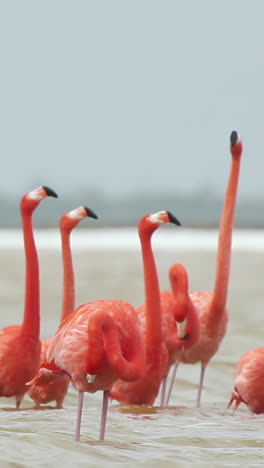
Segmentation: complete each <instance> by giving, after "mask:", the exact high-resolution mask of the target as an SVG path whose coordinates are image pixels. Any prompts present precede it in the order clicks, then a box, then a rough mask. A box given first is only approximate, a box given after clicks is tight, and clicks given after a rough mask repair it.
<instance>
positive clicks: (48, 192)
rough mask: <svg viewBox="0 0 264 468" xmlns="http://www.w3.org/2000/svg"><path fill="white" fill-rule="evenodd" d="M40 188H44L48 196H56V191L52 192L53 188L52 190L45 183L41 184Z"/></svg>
mask: <svg viewBox="0 0 264 468" xmlns="http://www.w3.org/2000/svg"><path fill="white" fill-rule="evenodd" d="M42 188H43V189H44V190H45V192H46V194H47V196H48V197H54V198H58V195H57V194H56V192H54V190H52V189H51V188H49V187H47V186H46V185H43V186H42Z"/></svg>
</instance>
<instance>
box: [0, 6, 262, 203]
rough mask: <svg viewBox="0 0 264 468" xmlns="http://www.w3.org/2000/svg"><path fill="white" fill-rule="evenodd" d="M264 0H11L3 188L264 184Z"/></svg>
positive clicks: (247, 187)
mask: <svg viewBox="0 0 264 468" xmlns="http://www.w3.org/2000/svg"><path fill="white" fill-rule="evenodd" d="M263 22H264V1H263V0H251V1H250V0H247V1H245V0H199V1H198V0H181V1H180V0H179V1H177V0H159V1H157V0H156V1H155V0H130V1H128V0H116V1H115V0H101V1H100V0H92V1H89V0H76V1H65V0H45V1H44V0H41V1H40V0H23V1H21V0H1V2H0V47H1V73H0V82H1V87H0V93H1V95H0V125H1V138H0V152H1V188H0V192H1V191H3V190H8V191H9V192H10V193H13V192H21V193H24V192H25V191H27V189H33V188H35V186H34V185H36V183H37V184H45V185H50V186H51V187H52V188H54V189H55V190H56V191H58V193H61V192H66V191H70V190H73V189H74V190H78V188H79V187H80V186H84V187H87V188H89V189H91V188H93V187H95V188H98V189H102V190H104V192H105V193H108V192H109V193H114V194H117V195H118V194H120V195H122V193H124V192H132V193H133V192H135V191H136V192H138V191H141V190H146V191H148V190H154V191H157V192H162V191H173V190H175V192H178V191H183V192H187V193H188V192H193V191H195V190H197V189H199V188H201V187H203V186H205V187H212V188H213V189H215V190H217V192H219V193H220V194H221V193H222V191H223V189H224V187H225V184H226V179H227V174H228V170H229V165H230V156H229V135H230V133H231V131H232V130H237V131H238V132H239V133H240V134H241V135H242V137H243V141H244V154H243V161H242V168H241V179H240V187H239V193H240V196H244V197H253V196H258V195H260V196H264V183H263V172H264V131H263V127H264V115H263V114H264V98H263V95H264V52H263V46H264V27H263Z"/></svg>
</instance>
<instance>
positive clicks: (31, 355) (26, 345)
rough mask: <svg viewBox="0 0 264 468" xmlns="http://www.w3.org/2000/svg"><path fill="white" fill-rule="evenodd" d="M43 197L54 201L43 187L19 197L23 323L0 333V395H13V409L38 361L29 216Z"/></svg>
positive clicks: (36, 298)
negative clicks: (21, 229)
mask: <svg viewBox="0 0 264 468" xmlns="http://www.w3.org/2000/svg"><path fill="white" fill-rule="evenodd" d="M47 196H50V197H55V198H57V194H56V193H55V192H54V191H53V190H52V189H50V188H49V187H46V186H43V187H39V188H37V189H36V190H33V191H32V192H29V193H27V194H25V195H24V196H23V197H22V198H21V203H20V211H21V217H22V224H23V235H24V247H25V257H26V285H25V303H24V320H23V323H22V325H11V326H8V327H6V328H4V329H2V330H1V331H0V396H4V397H11V396H14V397H15V399H16V408H17V409H19V408H20V404H21V401H22V399H23V396H24V394H25V393H26V391H27V387H26V382H27V381H28V380H30V379H32V377H33V376H34V375H35V373H36V372H37V370H38V367H39V362H40V350H41V343H40V340H39V329H40V306H39V263H38V255H37V250H36V246H35V240H34V234H33V226H32V216H33V212H34V210H35V209H36V208H37V206H38V205H39V203H40V202H41V200H43V199H44V198H46V197H47Z"/></svg>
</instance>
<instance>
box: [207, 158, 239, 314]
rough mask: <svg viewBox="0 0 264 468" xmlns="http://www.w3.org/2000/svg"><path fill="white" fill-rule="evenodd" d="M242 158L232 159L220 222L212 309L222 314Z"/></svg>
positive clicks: (226, 291)
mask: <svg viewBox="0 0 264 468" xmlns="http://www.w3.org/2000/svg"><path fill="white" fill-rule="evenodd" d="M239 170H240V158H233V159H232V166H231V172H230V176H229V181H228V186H227V190H226V196H225V201H224V208H223V213H222V218H221V222H220V229H219V238H218V251H217V261H216V279H215V287H214V292H213V299H212V303H211V308H213V309H214V310H216V311H218V310H219V312H220V313H221V312H222V311H223V310H224V309H225V306H226V301H227V293H228V281H229V272H230V261H231V247H232V231H233V225H234V218H235V206H236V197H237V188H238V180H239Z"/></svg>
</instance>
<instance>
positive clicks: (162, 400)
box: [160, 375, 168, 408]
mask: <svg viewBox="0 0 264 468" xmlns="http://www.w3.org/2000/svg"><path fill="white" fill-rule="evenodd" d="M167 380H168V376H167V375H165V377H163V379H162V383H161V395H160V407H161V408H163V407H164V404H165V396H166V388H167Z"/></svg>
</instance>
